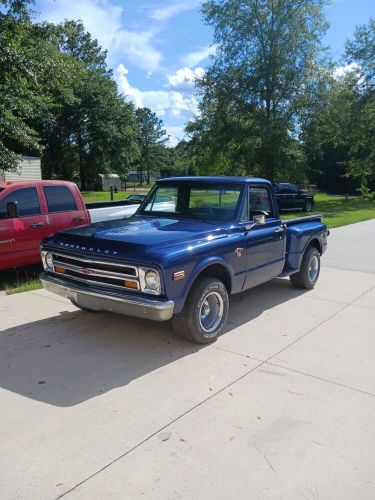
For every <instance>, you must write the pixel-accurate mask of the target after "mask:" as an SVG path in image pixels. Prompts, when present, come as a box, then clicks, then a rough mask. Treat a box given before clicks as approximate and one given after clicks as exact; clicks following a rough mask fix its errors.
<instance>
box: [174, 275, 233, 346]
mask: <svg viewBox="0 0 375 500" xmlns="http://www.w3.org/2000/svg"><path fill="white" fill-rule="evenodd" d="M228 309H229V299H228V292H227V289H226V288H225V286H224V285H223V283H222V282H221V281H219V280H217V279H216V278H213V277H212V278H202V279H200V280H198V281H197V282H196V283H195V284H194V286H193V288H192V289H191V290H190V293H189V296H188V298H187V300H186V304H185V307H184V309H183V311H182V312H181V313H180V314H178V315H176V316H174V317H173V318H172V326H173V329H174V330H175V332H176V333H177V335H179V336H180V337H182V338H184V339H185V340H189V341H190V342H194V343H196V344H209V343H210V342H213V341H215V340H216V339H217V336H218V334H219V333H220V331H221V330H222V328H223V327H224V325H225V323H226V321H227V316H228Z"/></svg>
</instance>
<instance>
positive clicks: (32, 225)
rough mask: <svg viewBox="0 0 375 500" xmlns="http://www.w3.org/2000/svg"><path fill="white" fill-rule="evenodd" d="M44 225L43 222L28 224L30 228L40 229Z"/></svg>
mask: <svg viewBox="0 0 375 500" xmlns="http://www.w3.org/2000/svg"><path fill="white" fill-rule="evenodd" d="M45 225H46V223H45V222H32V223H31V224H30V227H42V226H45Z"/></svg>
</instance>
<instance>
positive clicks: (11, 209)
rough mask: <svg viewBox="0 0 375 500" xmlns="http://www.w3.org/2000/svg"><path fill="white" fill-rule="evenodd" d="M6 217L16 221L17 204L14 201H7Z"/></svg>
mask: <svg viewBox="0 0 375 500" xmlns="http://www.w3.org/2000/svg"><path fill="white" fill-rule="evenodd" d="M7 215H8V218H9V219H16V218H17V217H18V203H17V202H14V201H8V203H7Z"/></svg>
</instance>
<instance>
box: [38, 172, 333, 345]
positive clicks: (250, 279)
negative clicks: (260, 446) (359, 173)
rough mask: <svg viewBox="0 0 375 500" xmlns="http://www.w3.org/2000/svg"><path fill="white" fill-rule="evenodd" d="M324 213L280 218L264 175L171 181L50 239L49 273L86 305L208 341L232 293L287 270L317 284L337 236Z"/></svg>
mask: <svg viewBox="0 0 375 500" xmlns="http://www.w3.org/2000/svg"><path fill="white" fill-rule="evenodd" d="M321 218H322V216H318V215H317V216H308V217H304V218H300V219H294V220H289V221H286V222H283V221H281V220H280V218H279V213H278V206H277V202H276V198H275V193H274V190H273V187H272V184H271V183H270V182H268V181H267V180H264V179H255V178H245V177H185V178H171V179H162V180H160V181H158V182H157V183H156V185H155V186H154V188H153V189H152V190H151V191H150V193H149V194H148V196H147V197H146V199H145V200H144V201H143V203H142V204H141V205H140V207H139V208H138V210H137V211H136V213H135V214H134V215H133V216H132V217H131V218H129V219H121V220H112V221H106V222H99V223H96V224H90V225H87V226H83V227H80V228H74V229H68V230H65V231H61V232H58V233H56V234H55V235H54V236H51V237H49V238H47V239H45V240H44V241H43V243H42V247H41V252H42V260H43V264H44V269H45V271H44V273H42V275H41V280H42V282H43V285H44V287H45V288H46V289H47V290H50V291H51V292H54V293H56V294H58V295H62V296H64V297H68V298H69V299H70V300H71V301H72V302H73V304H75V305H76V306H77V307H79V308H81V309H83V310H86V311H91V312H94V311H112V312H115V313H120V314H124V315H129V316H137V317H140V318H148V319H151V320H157V321H164V320H170V319H171V320H172V324H173V326H174V329H175V331H176V333H177V334H178V335H180V336H182V337H184V338H185V339H187V340H190V341H192V342H196V343H199V344H206V343H209V342H212V341H214V340H215V339H216V338H217V336H218V334H219V333H220V331H221V330H222V329H223V327H224V325H225V323H226V320H227V315H228V309H229V299H228V297H229V295H231V294H236V293H240V292H242V291H244V290H246V289H248V288H251V287H254V286H256V285H259V284H261V283H264V282H266V281H269V280H272V279H273V278H276V277H278V276H285V277H286V276H289V277H290V281H291V283H292V285H294V286H295V287H298V288H303V289H311V288H313V287H314V285H315V283H316V282H317V280H318V277H319V272H320V256H321V255H322V254H323V253H324V252H325V250H326V247H327V237H328V235H329V232H328V230H327V227H326V226H325V224H323V223H322V222H321Z"/></svg>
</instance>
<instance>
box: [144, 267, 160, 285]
mask: <svg viewBox="0 0 375 500" xmlns="http://www.w3.org/2000/svg"><path fill="white" fill-rule="evenodd" d="M145 282H146V285H147V286H148V288H150V290H157V289H158V288H159V286H160V278H159V274H158V273H157V272H156V271H147V273H146V274H145Z"/></svg>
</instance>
